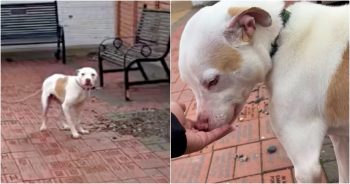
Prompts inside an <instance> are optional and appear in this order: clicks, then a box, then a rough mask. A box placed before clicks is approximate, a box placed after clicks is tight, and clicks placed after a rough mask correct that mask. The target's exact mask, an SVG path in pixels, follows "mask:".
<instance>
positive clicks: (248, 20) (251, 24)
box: [239, 15, 256, 37]
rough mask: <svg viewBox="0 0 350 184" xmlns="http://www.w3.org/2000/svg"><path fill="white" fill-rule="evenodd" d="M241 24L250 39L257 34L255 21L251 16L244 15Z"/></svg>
mask: <svg viewBox="0 0 350 184" xmlns="http://www.w3.org/2000/svg"><path fill="white" fill-rule="evenodd" d="M239 24H240V25H241V26H243V27H244V31H245V32H246V34H247V35H248V36H249V37H252V36H253V34H254V32H255V29H256V27H255V20H254V17H252V16H250V15H243V16H242V17H240V20H239Z"/></svg>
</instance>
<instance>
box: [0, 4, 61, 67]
mask: <svg viewBox="0 0 350 184" xmlns="http://www.w3.org/2000/svg"><path fill="white" fill-rule="evenodd" d="M47 43H57V50H56V52H55V57H56V59H58V60H59V59H60V56H61V43H62V58H63V59H62V62H63V63H66V52H65V50H66V48H65V40H64V31H63V27H62V26H60V25H59V22H58V13H57V2H56V1H54V2H38V3H11V4H1V45H2V46H7V45H30V44H47Z"/></svg>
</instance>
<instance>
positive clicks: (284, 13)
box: [270, 9, 290, 60]
mask: <svg viewBox="0 0 350 184" xmlns="http://www.w3.org/2000/svg"><path fill="white" fill-rule="evenodd" d="M280 17H281V19H282V21H283V27H282V28H281V30H282V29H283V28H284V26H285V25H286V23H287V22H288V20H289V17H290V12H289V11H288V10H286V9H283V10H282V12H281V13H280ZM280 32H281V31H280ZM279 37H280V34H278V35H277V37H276V38H275V40H274V42H273V43H272V44H271V50H270V57H271V60H272V58H273V56H274V55H275V53H276V52H277V50H278V46H279V45H278V39H279Z"/></svg>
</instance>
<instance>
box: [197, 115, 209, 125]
mask: <svg viewBox="0 0 350 184" xmlns="http://www.w3.org/2000/svg"><path fill="white" fill-rule="evenodd" d="M197 120H198V122H201V123H209V117H208V116H207V115H204V114H199V115H198V119H197Z"/></svg>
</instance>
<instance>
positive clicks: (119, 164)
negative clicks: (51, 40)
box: [1, 52, 170, 183]
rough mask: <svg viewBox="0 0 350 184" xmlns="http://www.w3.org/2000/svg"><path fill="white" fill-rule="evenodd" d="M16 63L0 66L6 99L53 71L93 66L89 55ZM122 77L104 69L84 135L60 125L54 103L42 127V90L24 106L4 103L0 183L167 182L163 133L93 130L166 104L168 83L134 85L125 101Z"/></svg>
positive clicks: (87, 113)
mask: <svg viewBox="0 0 350 184" xmlns="http://www.w3.org/2000/svg"><path fill="white" fill-rule="evenodd" d="M36 54H38V55H37V56H39V55H41V53H40V52H39V53H36ZM31 56H35V54H31ZM3 59H5V57H4V56H3ZM14 60H15V61H14V62H7V61H2V63H1V64H2V72H1V81H2V86H1V89H2V93H1V97H2V100H5V101H11V100H13V99H15V98H17V97H19V98H21V97H25V96H27V95H29V94H31V93H33V92H34V91H36V90H37V89H40V87H41V83H42V81H43V80H44V79H45V77H47V76H48V75H50V74H52V73H65V74H74V72H75V69H76V68H79V67H80V66H87V65H88V66H96V65H97V64H96V62H94V61H91V60H90V59H89V58H69V60H70V64H68V65H62V64H61V63H57V62H55V61H54V60H53V59H40V60H24V59H18V58H17V59H16V58H14ZM73 60H74V62H72V61H73ZM134 78H137V75H136V77H134ZM122 80H123V77H122V74H108V75H107V77H106V82H105V83H106V86H105V88H104V89H98V90H96V91H94V92H93V94H92V98H91V99H90V100H89V101H88V104H89V105H88V107H86V108H85V110H84V112H83V114H84V115H83V116H84V119H83V123H84V126H85V127H86V128H87V129H89V130H90V131H92V132H91V133H90V134H89V135H83V136H82V138H81V139H72V138H71V136H70V134H69V132H68V131H63V130H60V127H62V125H61V121H64V119H63V117H62V116H61V114H60V110H59V106H58V105H57V104H53V105H52V106H51V108H50V110H49V115H48V116H49V119H48V127H49V129H48V130H47V131H44V132H40V131H39V127H40V122H41V119H40V111H41V107H40V100H39V95H38V96H36V97H34V98H32V99H30V100H28V101H26V102H24V103H18V104H10V105H9V104H5V103H2V104H1V108H2V111H1V118H2V120H1V126H2V131H1V148H2V149H1V159H2V162H1V170H2V172H1V182H4V183H6V182H35V183H37V182H44V183H53V182H66V183H67V182H79V183H83V182H159V183H165V182H169V178H170V170H169V165H170V161H169V139H168V138H165V137H159V136H156V135H155V136H148V137H134V136H130V135H121V134H119V133H117V132H114V131H112V130H110V131H103V130H101V129H99V128H96V125H99V124H101V123H102V122H101V121H100V119H99V118H101V117H113V115H118V113H120V112H134V111H143V110H145V109H166V108H169V85H153V86H145V87H134V89H133V90H132V91H131V95H132V99H133V101H132V102H125V101H124V97H123V91H122V90H123V87H122V83H121V81H122ZM97 127H98V126H97ZM165 127H166V126H165ZM165 131H167V130H165Z"/></svg>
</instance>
